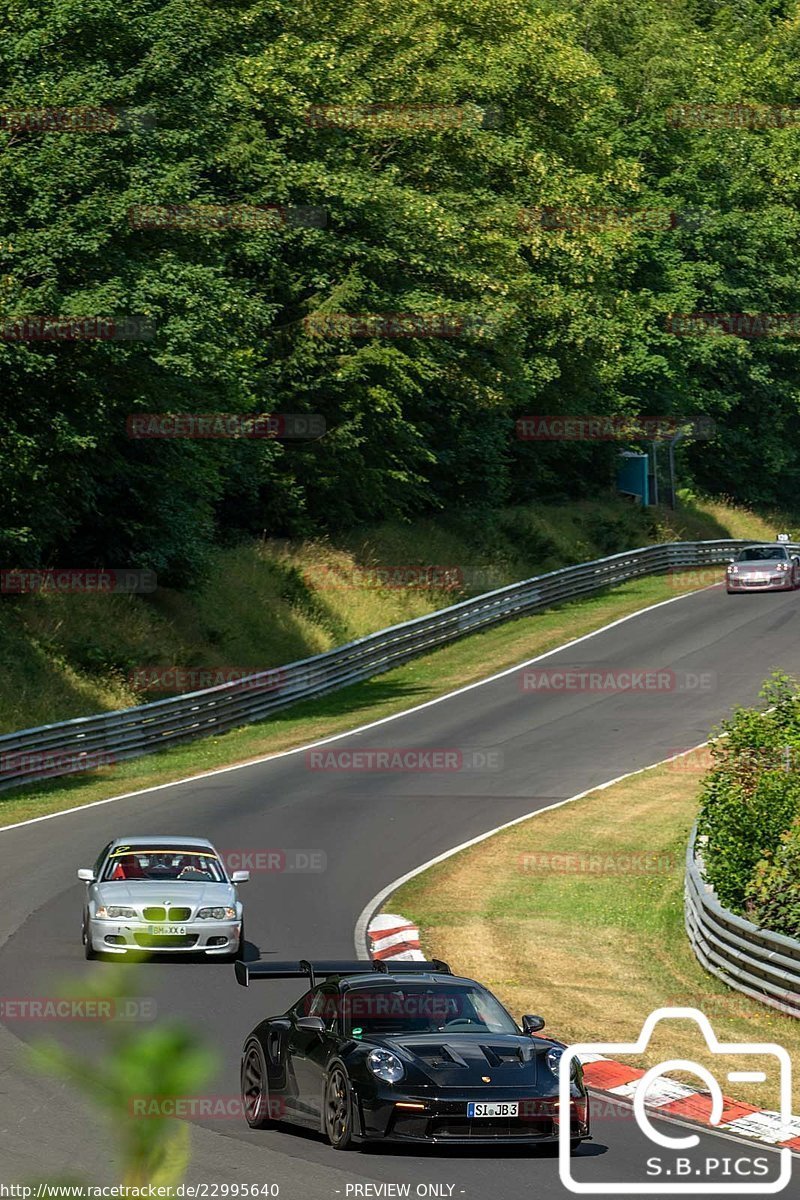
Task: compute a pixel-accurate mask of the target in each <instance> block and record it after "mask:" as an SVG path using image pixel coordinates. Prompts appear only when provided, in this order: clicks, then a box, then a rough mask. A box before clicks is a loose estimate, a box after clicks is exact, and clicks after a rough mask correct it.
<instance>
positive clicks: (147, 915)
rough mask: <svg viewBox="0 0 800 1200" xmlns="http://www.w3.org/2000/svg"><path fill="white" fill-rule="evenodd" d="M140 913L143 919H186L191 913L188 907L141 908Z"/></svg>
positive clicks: (154, 920)
mask: <svg viewBox="0 0 800 1200" xmlns="http://www.w3.org/2000/svg"><path fill="white" fill-rule="evenodd" d="M142 915H143V916H144V919H145V921H153V922H156V921H170V922H172V921H188V920H189V918H190V916H191V915H192V910H191V909H190V908H170V909H169V911H167V909H166V908H143V909H142Z"/></svg>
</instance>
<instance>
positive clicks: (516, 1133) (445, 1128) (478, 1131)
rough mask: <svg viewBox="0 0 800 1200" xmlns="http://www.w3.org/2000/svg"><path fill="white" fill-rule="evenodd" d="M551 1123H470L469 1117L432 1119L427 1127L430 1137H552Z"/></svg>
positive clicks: (515, 1120) (512, 1120) (514, 1120)
mask: <svg viewBox="0 0 800 1200" xmlns="http://www.w3.org/2000/svg"><path fill="white" fill-rule="evenodd" d="M554 1128H555V1126H554V1124H553V1122H552V1121H520V1120H519V1118H515V1117H489V1118H481V1119H480V1120H477V1121H471V1120H470V1119H469V1117H434V1119H433V1120H432V1121H431V1122H430V1125H429V1127H428V1133H429V1136H431V1137H454V1138H470V1137H475V1138H481V1137H483V1138H485V1137H525V1138H531V1137H533V1138H535V1137H552V1136H553V1133H554Z"/></svg>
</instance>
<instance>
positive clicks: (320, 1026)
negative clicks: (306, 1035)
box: [295, 1017, 325, 1034]
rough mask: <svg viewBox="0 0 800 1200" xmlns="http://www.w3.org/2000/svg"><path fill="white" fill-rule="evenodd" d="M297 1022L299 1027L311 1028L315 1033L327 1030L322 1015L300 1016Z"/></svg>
mask: <svg viewBox="0 0 800 1200" xmlns="http://www.w3.org/2000/svg"><path fill="white" fill-rule="evenodd" d="M295 1024H296V1025H297V1028H298V1029H309V1030H311V1031H312V1032H313V1033H319V1034H323V1033H324V1032H325V1022H324V1021H323V1019H322V1017H298V1018H297V1021H296V1022H295Z"/></svg>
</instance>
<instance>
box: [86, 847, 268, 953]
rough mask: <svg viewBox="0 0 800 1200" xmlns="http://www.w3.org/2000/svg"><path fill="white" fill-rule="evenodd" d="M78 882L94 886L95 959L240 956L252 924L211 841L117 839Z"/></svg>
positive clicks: (243, 876) (90, 932)
mask: <svg viewBox="0 0 800 1200" xmlns="http://www.w3.org/2000/svg"><path fill="white" fill-rule="evenodd" d="M78 878H79V879H81V880H83V881H84V883H86V884H87V885H88V886H87V888H86V902H85V904H84V909H83V923H82V936H83V946H84V952H85V954H86V957H87V958H96V957H97V955H98V954H99V953H103V954H127V953H128V951H130V950H138V951H146V952H147V953H150V954H152V953H154V952H155V953H163V952H169V953H170V954H174V953H176V952H178V953H181V952H184V953H186V952H189V953H202V954H207V955H218V956H223V957H227V958H232V959H233V958H238V957H240V955H241V953H242V950H243V948H244V919H243V916H242V903H241V901H240V899H239V895H238V892H237V890H236V884H237V883H245V882H246V881H247V880H248V879H249V878H250V872H249V871H234V872H233V873H232V874H231V875H230V876H229V875H228V872H227V871H226V870H225V865H224V863H223V862H222V859H221V858H220V856H219V854H218V853H217V851H216V850H215V849H214V847H213V846H212V845H211V842H208V841H206V839H205V838H188V837H130V838H117V839H116V840H115V841H113V842H109V843H108V845H107V846H106V847H105V848H104V849H103V850H102V851H101V852H100V855H99V857H98V859H97V862H96V863H95V865H94V866H93V867H82V868H81V869H80V870H79V871H78Z"/></svg>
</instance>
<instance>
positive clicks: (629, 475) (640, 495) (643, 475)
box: [617, 450, 650, 504]
mask: <svg viewBox="0 0 800 1200" xmlns="http://www.w3.org/2000/svg"><path fill="white" fill-rule="evenodd" d="M648 465H649V457H648V455H647V454H636V453H634V452H633V451H632V450H623V451H622V453H621V454H620V461H619V467H618V468H617V491H618V492H622V493H624V494H625V495H626V496H635V497H636V499H637V500H638V502H639V504H649V503H650V487H649V483H648Z"/></svg>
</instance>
